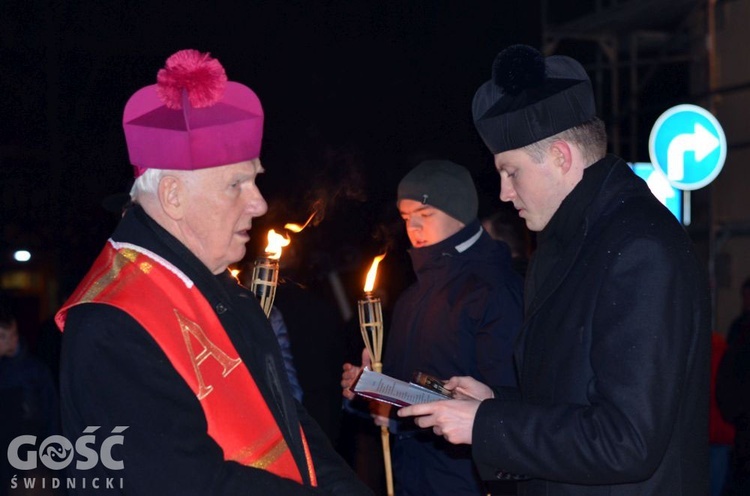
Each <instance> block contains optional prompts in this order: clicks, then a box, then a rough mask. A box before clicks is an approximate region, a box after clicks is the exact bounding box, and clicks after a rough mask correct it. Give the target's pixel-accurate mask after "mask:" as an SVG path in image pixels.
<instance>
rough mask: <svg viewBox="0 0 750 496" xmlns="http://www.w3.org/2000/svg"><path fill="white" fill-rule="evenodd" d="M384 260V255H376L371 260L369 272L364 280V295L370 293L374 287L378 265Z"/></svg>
mask: <svg viewBox="0 0 750 496" xmlns="http://www.w3.org/2000/svg"><path fill="white" fill-rule="evenodd" d="M384 258H385V253H383V254H382V255H378V256H377V257H375V258H374V259H373V260H372V266H371V267H370V271H369V272H368V273H367V279H365V293H370V292H372V290H373V288H374V287H375V277H376V276H377V274H378V264H379V263H380V261H381V260H383V259H384Z"/></svg>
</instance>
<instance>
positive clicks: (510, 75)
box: [472, 45, 596, 154]
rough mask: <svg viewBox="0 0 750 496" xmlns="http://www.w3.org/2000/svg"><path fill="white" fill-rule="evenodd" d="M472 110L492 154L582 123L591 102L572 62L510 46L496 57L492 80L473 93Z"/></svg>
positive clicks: (580, 73)
mask: <svg viewBox="0 0 750 496" xmlns="http://www.w3.org/2000/svg"><path fill="white" fill-rule="evenodd" d="M472 114H473V116H474V125H475V126H476V128H477V131H479V135H480V136H481V137H482V139H483V140H484V143H485V144H486V145H487V147H488V148H489V149H490V151H491V152H492V153H493V154H495V153H500V152H504V151H507V150H515V149H517V148H521V147H524V146H526V145H530V144H531V143H535V142H537V141H539V140H542V139H544V138H548V137H550V136H553V135H555V134H557V133H560V132H562V131H565V130H566V129H570V128H571V127H575V126H578V125H580V124H583V123H584V122H587V121H589V120H591V119H593V118H594V117H596V106H595V104H594V93H593V90H592V88H591V81H590V80H589V77H588V75H587V74H586V71H585V70H584V69H583V66H581V64H579V63H578V62H577V61H575V60H573V59H572V58H570V57H566V56H564V55H553V56H550V57H544V56H543V55H542V54H541V53H539V51H538V50H536V49H534V48H532V47H530V46H527V45H513V46H510V47H508V48H506V49H505V50H503V51H502V52H500V53H499V54H498V55H497V57H495V61H494V62H493V64H492V79H491V80H489V81H487V82H485V83H484V84H483V85H482V86H480V87H479V89H478V90H477V92H476V94H475V95H474V102H473V104H472Z"/></svg>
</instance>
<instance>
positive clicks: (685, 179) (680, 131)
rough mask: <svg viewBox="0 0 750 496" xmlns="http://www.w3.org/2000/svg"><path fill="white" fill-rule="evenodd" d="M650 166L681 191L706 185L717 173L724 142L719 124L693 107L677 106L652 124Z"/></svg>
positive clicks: (705, 113) (724, 145) (709, 114)
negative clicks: (659, 170) (655, 168)
mask: <svg viewBox="0 0 750 496" xmlns="http://www.w3.org/2000/svg"><path fill="white" fill-rule="evenodd" d="M648 151H649V155H651V162H652V163H653V164H654V167H658V168H659V169H661V170H662V172H664V175H665V176H666V177H667V180H668V181H669V183H670V184H671V185H672V186H674V187H675V188H678V189H682V190H696V189H700V188H702V187H704V186H706V185H708V184H709V183H710V182H711V181H713V180H714V179H715V178H716V176H718V175H719V172H721V168H722V167H724V160H725V159H726V156H727V139H726V136H725V135H724V130H723V129H722V128H721V125H720V124H719V121H717V120H716V118H715V117H714V116H713V115H712V114H711V113H710V112H709V111H707V110H706V109H704V108H701V107H698V106H696V105H688V104H684V105H677V106H676V107H672V108H671V109H669V110H667V111H666V112H664V113H663V114H662V115H661V116H659V118H658V119H657V120H656V122H655V123H654V127H653V128H652V129H651V136H650V137H649V140H648Z"/></svg>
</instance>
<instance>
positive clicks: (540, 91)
mask: <svg viewBox="0 0 750 496" xmlns="http://www.w3.org/2000/svg"><path fill="white" fill-rule="evenodd" d="M473 116H474V122H475V124H476V127H477V130H478V131H479V134H480V135H481V137H482V139H483V140H484V142H485V144H486V145H487V147H488V148H489V149H490V151H491V152H492V153H493V155H494V157H495V167H496V168H497V171H498V173H499V174H500V178H501V192H500V198H501V200H503V201H509V202H513V205H514V207H515V208H516V209H517V210H518V214H519V215H520V217H521V218H523V219H524V220H525V221H526V225H527V226H528V227H529V229H531V230H532V231H537V232H538V237H537V243H538V245H537V250H536V253H535V254H534V257H533V259H532V261H531V265H530V267H529V271H528V273H527V276H526V293H525V307H526V316H525V323H524V327H523V329H522V331H521V335H520V337H519V340H518V342H517V347H516V352H515V359H516V367H517V370H518V373H519V388H520V397H514V396H513V395H512V394H508V393H507V392H506V391H501V390H497V389H495V390H494V391H492V390H491V389H490V388H488V387H486V386H484V385H482V384H478V383H477V382H476V381H475V380H472V379H470V378H454V379H452V380H451V381H450V382H449V383H448V384H447V386H448V387H449V388H455V387H458V386H460V387H462V388H467V390H468V391H469V392H471V393H472V394H473V395H474V396H476V397H479V398H486V399H485V400H484V401H481V402H479V401H476V400H470V399H466V400H465V401H442V402H436V403H431V404H427V405H416V406H412V407H408V408H404V409H402V410H401V411H400V412H399V415H402V416H418V418H417V419H416V422H417V424H418V425H420V426H421V427H432V428H433V430H434V431H435V432H436V433H437V434H441V435H443V436H444V437H445V438H446V439H448V440H449V441H450V442H452V443H457V444H471V445H472V454H473V457H474V461H475V463H476V464H477V466H478V468H479V469H480V472H481V473H482V475H483V477H485V478H509V477H514V475H511V474H524V476H525V478H527V479H529V480H528V481H526V482H523V483H521V484H520V485H519V488H520V492H521V494H524V495H545V496H557V495H584V494H585V495H609V496H612V495H638V496H646V495H653V496H663V495H667V494H668V495H670V496H688V495H690V496H692V495H695V496H699V495H705V494H707V493H708V440H707V432H708V403H709V402H708V380H709V353H710V321H709V292H708V285H707V282H706V278H705V275H704V271H703V270H702V267H701V264H700V263H699V261H698V259H697V257H696V254H695V250H694V248H693V245H692V243H691V241H690V239H689V238H688V236H687V235H686V233H685V232H684V230H683V229H682V227H681V226H680V225H679V223H677V222H676V221H675V218H674V216H672V215H671V214H670V213H669V211H668V210H667V209H666V208H664V207H663V206H662V205H661V204H660V203H659V201H658V200H657V199H656V198H654V196H653V195H652V194H651V193H650V191H649V190H648V187H647V186H646V184H645V183H644V182H643V181H641V180H640V179H637V178H636V176H635V175H634V174H633V173H632V171H631V170H630V168H629V167H628V165H627V164H626V163H625V162H624V161H623V160H621V159H620V158H618V157H615V156H612V155H606V153H605V149H606V135H605V132H604V126H603V124H602V122H601V121H600V120H599V119H597V118H596V115H595V109H594V98H593V92H592V89H591V83H590V81H589V78H588V77H587V75H586V72H585V71H584V69H583V67H581V65H580V64H579V63H578V62H576V61H575V60H573V59H571V58H569V57H564V56H551V57H546V58H545V57H543V56H542V55H541V54H540V53H539V52H537V51H536V50H534V49H532V48H530V47H527V46H513V47H510V48H508V49H506V50H504V51H503V52H501V53H500V54H499V55H498V56H497V58H496V59H495V62H494V65H493V78H492V80H490V81H488V82H486V83H484V84H483V85H482V86H481V87H480V88H479V90H478V91H477V93H476V95H475V97H474V103H473Z"/></svg>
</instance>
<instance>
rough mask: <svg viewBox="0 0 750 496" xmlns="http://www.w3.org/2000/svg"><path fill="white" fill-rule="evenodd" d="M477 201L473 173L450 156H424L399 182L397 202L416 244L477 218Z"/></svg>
mask: <svg viewBox="0 0 750 496" xmlns="http://www.w3.org/2000/svg"><path fill="white" fill-rule="evenodd" d="M478 205H479V200H478V198H477V191H476V187H475V186H474V181H473V179H472V177H471V174H470V173H469V171H468V170H467V169H466V168H464V167H462V166H460V165H458V164H455V163H453V162H451V161H448V160H425V161H423V162H421V163H420V164H419V165H417V166H416V167H414V168H413V169H412V170H411V171H409V172H408V173H407V174H406V175H405V176H404V177H403V179H401V182H400V183H399V185H398V191H397V201H396V206H397V207H398V210H399V213H400V214H401V218H402V219H403V220H404V224H405V227H406V234H407V236H409V241H410V242H411V244H412V246H413V247H414V248H423V247H426V246H431V245H434V244H436V243H439V242H441V241H443V240H445V239H447V238H449V237H450V236H452V235H454V234H456V233H457V232H458V231H460V230H461V229H463V228H464V227H465V226H466V225H467V224H469V223H471V222H472V221H474V220H475V219H476V217H477V209H478Z"/></svg>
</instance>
